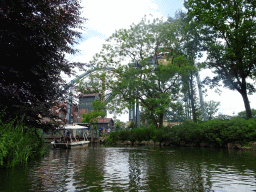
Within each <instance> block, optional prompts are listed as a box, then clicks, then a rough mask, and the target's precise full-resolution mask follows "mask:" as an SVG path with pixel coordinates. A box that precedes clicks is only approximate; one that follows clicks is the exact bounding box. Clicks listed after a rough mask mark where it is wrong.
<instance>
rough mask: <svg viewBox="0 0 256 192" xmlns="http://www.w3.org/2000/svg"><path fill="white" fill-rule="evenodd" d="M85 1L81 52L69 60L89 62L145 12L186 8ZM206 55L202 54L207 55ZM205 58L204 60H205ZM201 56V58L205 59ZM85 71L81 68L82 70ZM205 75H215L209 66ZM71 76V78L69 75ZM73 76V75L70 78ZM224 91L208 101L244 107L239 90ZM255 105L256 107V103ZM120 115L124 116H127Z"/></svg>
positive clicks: (179, 3)
mask: <svg viewBox="0 0 256 192" xmlns="http://www.w3.org/2000/svg"><path fill="white" fill-rule="evenodd" d="M81 1H82V4H81V5H82V7H83V10H82V12H83V13H82V16H83V17H84V18H87V19H88V21H87V22H86V23H85V24H84V27H85V30H83V31H82V33H83V35H82V36H83V39H81V40H80V41H79V44H78V45H77V46H76V48H78V49H80V50H81V51H80V53H79V54H76V55H73V56H69V57H68V58H69V60H71V61H75V62H83V63H89V61H90V60H92V57H93V55H95V54H96V53H98V52H99V51H100V50H101V47H102V44H103V43H104V41H105V39H106V38H108V37H109V36H110V35H111V34H112V33H114V32H115V30H119V29H121V28H129V26H130V25H131V24H132V23H138V22H139V21H140V20H141V19H142V18H143V16H144V15H149V14H152V15H153V16H154V17H158V18H161V17H163V18H167V17H168V16H171V17H174V16H175V12H176V11H178V10H184V11H185V8H184V6H183V2H184V1H183V0H154V1H153V0H129V1H124V0H107V1H106V0H93V1H85V0H81ZM205 57H206V55H205V56H204V57H203V59H205ZM203 59H202V60H203ZM202 60H201V61H202ZM81 73H83V72H78V74H81ZM206 75H212V73H211V71H210V70H204V71H201V72H200V76H201V79H203V78H205V77H206ZM69 79H70V78H69ZM71 79H72V78H71ZM222 90H223V92H222V94H221V95H218V94H216V93H215V92H214V91H213V90H209V91H208V93H207V94H208V96H207V97H205V98H204V99H205V101H209V100H214V101H220V102H221V106H220V111H219V112H221V113H223V114H227V115H232V114H233V112H235V114H237V112H240V111H242V110H244V105H243V100H242V97H241V96H240V94H239V93H238V92H236V91H230V90H228V89H222ZM254 98H255V95H254V96H250V97H249V100H250V101H251V108H254V106H256V102H253V99H254ZM255 108H256V107H255ZM126 116H127V118H121V119H122V120H124V121H126V120H128V114H126Z"/></svg>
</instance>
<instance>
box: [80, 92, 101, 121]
mask: <svg viewBox="0 0 256 192" xmlns="http://www.w3.org/2000/svg"><path fill="white" fill-rule="evenodd" d="M99 99H100V94H99V93H88V94H80V95H79V105H78V115H79V117H82V114H83V113H85V114H86V113H90V112H91V111H92V110H93V108H92V105H91V102H92V101H95V100H99ZM79 122H80V123H81V122H82V118H79Z"/></svg>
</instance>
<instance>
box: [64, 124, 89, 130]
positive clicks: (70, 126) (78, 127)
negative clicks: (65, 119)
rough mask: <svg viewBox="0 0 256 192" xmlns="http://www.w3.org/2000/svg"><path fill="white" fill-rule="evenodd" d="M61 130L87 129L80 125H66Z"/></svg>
mask: <svg viewBox="0 0 256 192" xmlns="http://www.w3.org/2000/svg"><path fill="white" fill-rule="evenodd" d="M63 129H88V127H85V126H81V125H70V124H66V125H65V126H64V127H63Z"/></svg>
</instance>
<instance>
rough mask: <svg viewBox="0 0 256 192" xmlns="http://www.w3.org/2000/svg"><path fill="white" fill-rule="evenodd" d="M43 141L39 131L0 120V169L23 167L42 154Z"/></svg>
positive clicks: (14, 121)
mask: <svg viewBox="0 0 256 192" xmlns="http://www.w3.org/2000/svg"><path fill="white" fill-rule="evenodd" d="M43 145H44V139H43V137H42V134H41V131H40V130H39V129H32V128H30V129H29V128H28V127H26V126H25V125H24V123H23V122H21V121H18V122H17V121H16V120H11V121H8V122H2V120H1V119H0V167H14V166H16V165H24V164H26V163H27V161H28V160H29V159H31V158H34V157H36V156H41V155H42V154H43V151H44V148H43Z"/></svg>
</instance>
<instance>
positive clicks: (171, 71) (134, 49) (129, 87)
mask: <svg viewBox="0 0 256 192" xmlns="http://www.w3.org/2000/svg"><path fill="white" fill-rule="evenodd" d="M174 40H175V39H174V38H173V34H172V28H171V27H170V26H169V25H166V24H164V23H163V21H161V20H159V19H154V20H153V21H152V22H151V21H150V20H147V19H146V18H143V19H142V20H141V22H140V23H138V24H137V25H135V24H133V25H132V26H131V27H130V29H128V30H127V29H121V30H119V31H116V32H115V33H114V34H113V35H112V36H111V37H110V38H109V39H108V44H105V45H104V46H103V50H102V51H101V52H100V53H98V54H97V55H96V56H95V60H94V61H93V62H94V63H97V64H98V65H102V66H114V68H115V70H114V71H113V74H112V75H111V76H110V77H111V80H110V81H108V82H109V83H108V84H109V87H110V88H111V90H112V94H113V96H115V97H113V98H114V99H113V100H112V101H111V105H112V107H113V108H112V109H113V110H115V109H116V107H117V106H118V105H119V106H120V105H121V106H122V107H131V106H133V105H134V104H135V103H137V104H139V105H140V106H141V107H142V108H143V110H144V111H145V116H146V117H147V118H148V119H150V120H151V121H152V122H153V123H154V125H155V126H156V127H158V126H160V127H161V126H162V125H163V116H164V114H165V113H166V112H167V111H168V110H169V106H170V103H171V102H172V101H174V100H176V99H177V97H178V93H179V90H180V84H179V82H180V75H181V74H182V73H186V72H187V68H186V67H182V68H181V67H180V64H181V62H185V61H186V60H185V59H184V56H182V55H178V54H177V53H176V52H175V43H174ZM127 59H130V60H131V63H130V64H129V65H124V64H123V63H124V61H126V62H127Z"/></svg>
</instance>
